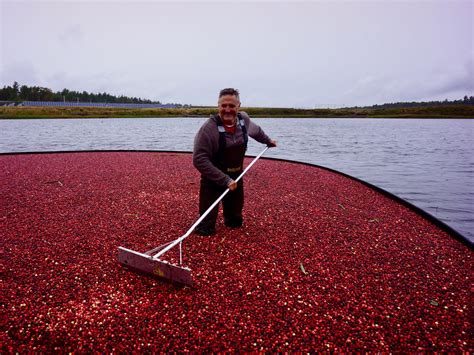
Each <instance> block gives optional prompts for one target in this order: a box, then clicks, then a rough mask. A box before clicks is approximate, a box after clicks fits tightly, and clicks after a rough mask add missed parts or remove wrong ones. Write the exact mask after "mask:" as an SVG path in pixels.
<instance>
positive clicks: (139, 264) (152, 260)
mask: <svg viewBox="0 0 474 355" xmlns="http://www.w3.org/2000/svg"><path fill="white" fill-rule="evenodd" d="M268 148H269V147H268V146H267V147H265V149H264V150H263V151H262V152H261V153H260V154H259V155H257V156H256V157H255V158H254V159H253V160H252V162H251V163H250V164H249V165H248V166H247V168H245V170H244V171H243V172H242V174H240V175H239V177H238V178H237V179H236V180H235V181H236V182H238V181H239V180H240V179H241V178H242V177H243V176H244V175H245V173H246V172H247V171H248V170H249V169H250V168H251V167H252V165H253V164H255V162H256V161H257V160H258V159H259V158H260V157H261V156H262V155H263V153H265V152H266V151H267V149H268ZM229 191H230V190H229V189H227V190H225V191H224V192H223V193H222V195H221V196H220V197H219V198H218V199H217V200H216V201H215V202H214V203H213V204H212V205H211V206H210V207H209V208H208V209H207V211H206V212H204V213H203V214H202V215H201V217H200V218H199V219H198V220H197V221H196V222H195V223H194V224H193V225H192V226H191V228H189V230H188V231H187V232H186V233H185V234H184V235H182V236H181V237H179V238H178V239H175V240H174V241H172V242H169V243H166V244H163V245H160V246H159V247H156V248H153V249H151V250H148V251H146V252H144V253H140V252H137V251H134V250H131V249H127V248H123V247H119V253H118V261H119V263H120V264H122V265H123V266H125V267H127V268H129V269H131V270H134V271H137V272H140V273H144V274H148V275H151V276H155V277H159V278H162V279H165V280H168V281H171V282H173V283H178V284H183V285H188V286H191V285H192V284H193V279H192V276H191V269H189V268H187V267H184V266H182V265H183V248H182V243H183V240H185V239H186V238H187V237H189V236H190V235H191V233H192V231H193V230H194V228H196V226H197V225H199V223H201V221H202V220H203V219H204V218H205V217H206V216H207V215H208V214H209V213H210V212H211V210H212V209H213V208H214V207H215V206H216V205H217V204H218V203H219V202H220V201H221V200H222V199H223V198H224V196H225V195H226V194H227V193H228V192H229ZM178 244H179V265H174V264H172V263H170V262H168V261H165V260H161V259H160V257H161V256H163V255H164V254H165V253H166V252H167V251H168V250H170V249H172V248H174V247H175V246H176V245H178Z"/></svg>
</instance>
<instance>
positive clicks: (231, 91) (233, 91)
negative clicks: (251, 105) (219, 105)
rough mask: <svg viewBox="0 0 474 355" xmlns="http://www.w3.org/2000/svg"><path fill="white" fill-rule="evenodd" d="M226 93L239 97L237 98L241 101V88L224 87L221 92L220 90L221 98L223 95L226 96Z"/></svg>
mask: <svg viewBox="0 0 474 355" xmlns="http://www.w3.org/2000/svg"><path fill="white" fill-rule="evenodd" d="M226 95H233V96H235V97H236V98H237V100H239V101H240V95H239V90H237V89H233V88H226V89H222V90H221V91H220V92H219V99H220V98H221V97H222V96H226Z"/></svg>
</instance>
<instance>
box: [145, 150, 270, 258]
mask: <svg viewBox="0 0 474 355" xmlns="http://www.w3.org/2000/svg"><path fill="white" fill-rule="evenodd" d="M268 148H270V147H268V146H267V147H265V149H264V150H262V152H261V153H260V154H259V155H257V156H256V157H255V159H254V160H252V162H251V163H250V164H249V165H248V166H247V167H246V168H245V170H244V171H243V172H242V174H240V175H239V177H238V178H237V179H235V180H234V181H235V182H238V181H239V180H240V179H241V178H242V176H244V175H245V173H246V172H247V171H248V170H249V169H250V168H251V167H252V165H253V164H255V163H256V162H257V160H258V159H260V157H261V156H262V155H263V153H265V152H266V151H267V149H268ZM229 191H230V190H229V189H227V190H225V191H224V192H223V193H222V195H220V197H219V198H218V199H217V200H216V201H215V202H214V203H213V204H212V205H211V206H210V207H209V208H208V209H207V211H206V212H204V213H203V214H202V215H201V217H199V219H198V220H197V221H196V222H195V223H194V224H193V225H192V226H191V228H189V230H188V231H187V232H186V233H185V234H184V235H183V236H181V237H179V238H178V239H176V240H175V241H174V242H171V243H170V244H169V245H168V246H167V247H165V248H164V249H162V250H160V252H159V253H157V254H155V255H153V258H154V259H159V257H160V256H162V255H163V254H164V253H166V252H167V251H168V250H170V249H172V248H173V247H174V246H176V245H177V244H178V243H181V242H182V241H183V240H185V239H186V238H187V237H189V235H190V234H191V232H192V231H193V230H194V228H196V227H197V226H198V224H199V223H201V222H202V220H203V219H204V218H206V216H207V215H208V214H209V213H210V212H211V211H212V209H213V208H214V207H216V206H217V204H218V203H219V202H220V201H221V200H222V199H223V198H224V196H225V195H227V193H228V192H229ZM180 259H181V252H180ZM180 262H182V260H180Z"/></svg>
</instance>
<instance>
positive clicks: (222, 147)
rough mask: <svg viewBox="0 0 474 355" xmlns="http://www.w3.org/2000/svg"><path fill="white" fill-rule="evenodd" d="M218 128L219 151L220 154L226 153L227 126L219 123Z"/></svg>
mask: <svg viewBox="0 0 474 355" xmlns="http://www.w3.org/2000/svg"><path fill="white" fill-rule="evenodd" d="M217 129H218V130H219V150H218V151H217V155H218V156H223V155H224V150H225V147H226V142H225V128H224V126H223V125H221V124H217Z"/></svg>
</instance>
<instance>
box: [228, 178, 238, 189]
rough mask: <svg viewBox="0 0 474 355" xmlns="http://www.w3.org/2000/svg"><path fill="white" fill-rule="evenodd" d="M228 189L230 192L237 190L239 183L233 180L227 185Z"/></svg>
mask: <svg viewBox="0 0 474 355" xmlns="http://www.w3.org/2000/svg"><path fill="white" fill-rule="evenodd" d="M227 187H228V188H229V190H230V191H234V190H235V189H236V188H237V183H236V182H235V181H234V180H232V181H231V182H229V185H227Z"/></svg>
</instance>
